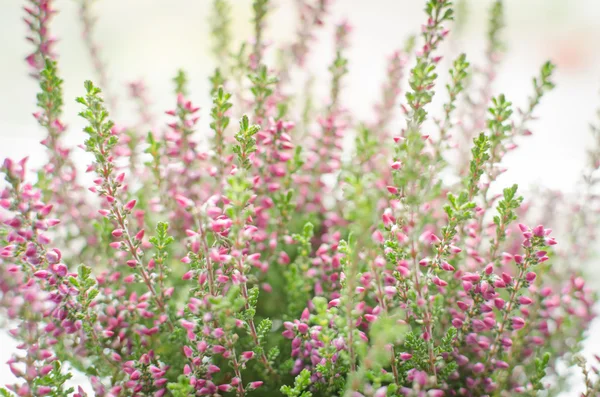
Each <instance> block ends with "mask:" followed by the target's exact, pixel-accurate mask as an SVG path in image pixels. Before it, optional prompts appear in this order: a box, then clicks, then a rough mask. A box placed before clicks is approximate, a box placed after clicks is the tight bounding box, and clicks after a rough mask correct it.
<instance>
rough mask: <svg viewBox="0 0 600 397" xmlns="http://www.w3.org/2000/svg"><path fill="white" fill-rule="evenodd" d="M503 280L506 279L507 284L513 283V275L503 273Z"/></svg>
mask: <svg viewBox="0 0 600 397" xmlns="http://www.w3.org/2000/svg"><path fill="white" fill-rule="evenodd" d="M502 281H504V282H505V283H506V284H507V285H508V284H511V283H512V277H511V275H510V274H508V273H502Z"/></svg>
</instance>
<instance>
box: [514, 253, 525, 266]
mask: <svg viewBox="0 0 600 397" xmlns="http://www.w3.org/2000/svg"><path fill="white" fill-rule="evenodd" d="M514 259H515V262H516V263H518V264H519V265H520V264H521V263H523V256H521V255H515V256H514Z"/></svg>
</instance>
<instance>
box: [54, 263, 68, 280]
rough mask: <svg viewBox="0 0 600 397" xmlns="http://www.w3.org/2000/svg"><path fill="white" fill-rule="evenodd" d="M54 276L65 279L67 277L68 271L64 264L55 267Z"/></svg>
mask: <svg viewBox="0 0 600 397" xmlns="http://www.w3.org/2000/svg"><path fill="white" fill-rule="evenodd" d="M55 270H56V275H57V276H59V277H65V276H66V275H67V272H68V269H67V266H66V265H65V264H64V263H59V264H58V265H56V268H55Z"/></svg>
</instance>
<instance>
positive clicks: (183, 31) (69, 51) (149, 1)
mask: <svg viewBox="0 0 600 397" xmlns="http://www.w3.org/2000/svg"><path fill="white" fill-rule="evenodd" d="M459 2H460V1H459ZM92 3H93V13H94V14H95V15H96V16H97V18H98V21H97V24H96V29H95V32H94V39H95V40H96V42H97V43H98V44H99V45H100V46H101V58H102V59H103V60H104V61H105V62H106V64H107V69H108V76H109V79H110V87H109V88H110V90H111V92H115V93H117V94H118V95H119V106H118V112H117V113H116V114H114V117H115V118H116V119H117V121H118V122H121V123H127V122H131V121H134V120H136V115H135V113H134V112H133V111H132V110H133V106H132V104H131V103H128V101H127V100H126V97H127V95H126V94H127V88H126V85H127V84H128V83H130V82H132V81H136V80H140V79H142V80H144V82H145V84H146V86H147V87H148V94H149V95H150V98H151V99H152V109H151V110H152V111H154V112H155V113H156V114H159V115H160V114H162V112H163V111H164V110H167V109H170V108H171V107H173V105H174V98H173V94H172V92H173V84H172V78H173V77H174V76H175V73H176V71H177V69H179V68H182V69H184V70H185V71H186V72H187V74H188V77H189V80H190V85H189V88H190V93H191V98H192V100H193V102H194V103H196V104H199V105H200V106H202V110H201V119H202V120H205V121H206V120H208V119H209V117H208V114H209V109H210V98H209V94H208V91H209V85H208V76H209V74H210V73H212V71H213V70H214V68H215V67H216V66H217V65H216V64H215V62H214V60H213V59H212V57H211V52H210V48H211V45H212V41H211V38H210V35H209V32H210V27H209V24H208V18H209V16H210V11H211V4H212V1H211V0H195V1H192V0H169V1H165V0H97V1H95V2H92ZM230 3H231V4H232V5H233V24H232V27H233V34H234V37H235V39H236V42H237V43H239V42H241V41H242V40H246V39H248V38H250V37H251V34H252V27H251V24H250V19H251V1H250V0H232V1H230ZM272 3H275V4H276V9H275V10H274V12H273V13H271V14H270V15H269V17H268V27H267V35H266V36H267V37H268V38H271V39H272V38H275V39H276V40H277V41H276V42H275V43H274V46H276V45H279V44H282V43H286V42H290V41H291V40H292V39H293V37H294V35H295V31H296V27H297V23H298V22H297V21H298V19H297V13H296V7H295V2H294V0H272ZM424 3H425V2H424V1H421V0H370V1H363V0H333V5H332V12H331V14H330V15H329V16H328V17H327V19H326V25H325V26H324V28H322V29H320V30H319V31H318V33H317V36H318V41H317V42H316V43H315V44H314V45H311V51H312V52H311V54H310V56H309V66H310V67H311V68H312V69H313V71H314V73H315V76H316V84H315V92H316V93H317V96H316V98H315V99H316V101H317V102H318V101H319V100H322V101H324V100H325V98H326V95H327V90H328V86H327V85H326V82H327V81H328V74H327V66H328V65H329V63H330V62H331V60H332V57H333V51H332V48H333V47H332V46H333V31H334V23H336V22H339V21H341V20H343V19H347V20H348V21H349V22H350V24H351V25H352V27H353V31H352V35H351V50H350V52H349V63H350V65H349V69H350V73H349V76H348V78H347V79H346V80H345V86H344V90H345V92H344V94H343V100H342V102H343V104H344V105H345V106H347V107H348V108H349V109H350V110H351V114H352V116H353V117H354V119H355V120H372V119H373V117H374V114H373V111H372V109H373V103H374V102H375V101H376V100H377V99H378V95H379V93H380V85H381V83H382V81H383V79H384V77H385V68H386V58H387V56H388V55H390V54H391V53H392V52H393V51H395V50H397V49H400V48H402V47H403V45H404V42H405V40H406V38H407V37H408V36H409V35H411V34H415V33H418V32H419V28H420V25H421V23H422V21H424V13H423V6H424ZM462 3H464V4H466V5H467V6H468V10H467V12H466V14H461V15H463V16H464V18H463V21H464V25H463V26H462V29H461V31H460V32H458V34H457V33H456V32H455V33H454V34H453V36H452V38H451V40H449V43H447V44H445V45H444V47H443V51H444V53H445V54H446V55H447V57H446V58H447V59H446V60H445V61H446V64H445V65H444V67H447V65H448V63H449V62H450V61H451V59H452V58H453V56H455V55H457V54H458V53H460V52H466V53H467V59H468V60H469V61H471V63H472V64H481V63H482V61H483V59H484V50H485V45H486V35H485V32H486V29H487V27H486V25H487V20H488V16H487V11H488V9H489V6H490V4H491V1H490V0H467V1H463V2H462ZM505 3H506V7H505V8H506V25H507V27H506V29H505V31H504V36H503V37H504V41H505V42H506V44H507V52H506V56H505V58H504V61H503V63H502V64H501V65H500V68H499V74H498V76H497V79H496V81H495V85H494V95H496V94H499V93H505V94H506V96H507V98H508V99H509V100H511V101H513V103H515V104H516V105H517V106H524V105H525V104H526V101H527V96H528V95H529V94H530V93H531V90H532V89H531V77H532V76H534V75H537V74H538V73H539V67H540V66H541V64H542V63H543V62H544V61H546V60H548V59H550V60H552V61H553V62H554V63H555V64H556V65H557V71H556V74H555V76H554V78H553V80H554V81H555V82H556V89H555V90H554V91H552V92H551V93H550V94H548V95H547V96H546V97H544V99H543V100H542V103H541V105H540V107H539V110H538V111H537V112H536V115H537V116H539V120H538V121H535V122H533V123H531V124H530V128H531V129H532V130H533V132H534V135H533V136H532V137H529V138H527V139H524V140H521V142H520V148H519V150H517V151H515V152H513V153H511V154H510V155H509V156H508V157H507V159H506V161H505V164H506V166H507V167H508V172H507V173H506V174H504V175H503V176H502V177H501V181H500V182H499V185H503V186H505V185H508V184H512V183H518V184H519V185H520V186H521V188H522V189H523V190H525V191H526V190H528V189H533V188H535V187H536V186H541V187H546V188H552V189H560V190H561V191H564V192H569V193H571V194H577V193H576V188H577V182H578V181H579V180H580V175H581V171H582V169H583V166H584V162H585V150H586V147H587V146H588V145H590V144H591V135H590V134H589V128H588V124H589V123H590V122H593V121H594V122H595V121H596V117H597V115H596V109H597V108H598V107H600V95H599V92H600V51H598V50H597V48H598V42H599V39H600V24H599V23H598V20H599V18H600V2H599V1H597V0H572V1H564V0H527V1H523V0H506V1H505ZM24 4H25V2H24V1H17V0H0V54H2V56H1V58H0V59H1V63H0V158H4V157H7V156H10V157H12V158H21V157H24V156H29V157H30V164H31V165H32V166H34V167H35V166H37V165H40V164H42V163H43V162H44V151H43V150H42V149H43V148H42V146H41V145H40V144H39V141H40V140H41V139H42V138H43V136H44V135H43V131H42V130H41V129H40V128H39V127H38V125H37V122H36V121H35V120H34V118H33V117H32V115H31V114H32V112H33V111H34V110H35V95H36V93H37V84H36V82H35V81H34V80H33V79H32V78H30V77H29V76H28V67H27V66H26V63H25V60H24V58H25V56H26V55H28V54H29V52H30V51H31V46H30V44H29V43H28V42H27V41H26V40H25V35H26V25H25V23H24V22H23V20H22V18H23V17H24V15H25V12H24V11H23V10H22V6H23V5H24ZM79 4H80V3H79V2H78V1H77V0H56V1H55V7H56V8H57V9H58V10H59V14H58V15H56V17H55V18H54V20H53V23H52V24H51V30H52V34H53V35H54V36H56V37H57V38H58V39H59V41H58V43H57V45H56V52H57V54H58V55H59V68H60V75H61V76H62V77H63V78H64V79H65V82H64V94H65V108H64V121H65V122H67V123H68V125H69V130H68V133H67V135H66V136H67V139H68V142H67V146H69V147H74V146H76V145H78V144H80V143H83V133H82V132H81V128H82V126H83V123H82V121H81V120H79V118H78V117H77V112H78V111H79V105H78V104H76V103H75V97H76V96H79V95H82V94H83V81H84V80H86V79H93V80H96V76H95V74H94V70H93V67H92V63H91V60H90V58H89V56H88V53H87V50H86V48H85V46H84V43H83V41H82V39H81V31H82V26H81V22H80V19H79V14H78V10H79ZM234 48H235V47H234ZM434 106H435V104H434ZM438 108H439V106H438ZM200 126H201V127H200V129H201V131H200V132H201V133H204V132H206V133H208V131H209V127H208V121H206V122H204V123H202V122H200ZM75 152H76V154H75V156H76V158H78V159H80V160H81V162H82V163H84V162H85V157H84V156H83V154H82V153H83V151H82V150H75ZM586 271H587V274H588V275H589V277H590V278H591V280H589V281H591V282H592V283H593V285H594V287H595V288H596V289H598V290H600V266H598V265H596V264H595V263H593V262H592V263H590V264H588V265H587V268H586ZM14 348H15V344H14V342H13V341H12V340H11V339H10V338H9V337H7V336H6V334H5V333H1V332H0V384H2V385H3V384H5V383H7V382H10V381H11V378H12V374H11V373H10V371H9V370H8V367H7V366H5V365H4V362H6V360H7V359H8V358H9V356H10V354H11V352H12V351H13V350H14ZM584 353H585V356H586V357H588V358H590V357H592V354H593V353H600V322H599V321H596V322H594V324H593V326H592V329H591V331H590V335H589V337H588V339H587V340H586V342H585V352H584ZM74 381H75V382H86V381H85V379H81V378H76V379H74ZM581 390H582V387H581V381H580V380H579V379H578V378H574V381H573V388H572V389H571V392H569V393H568V394H565V396H577V395H579V394H578V392H580V391H581Z"/></svg>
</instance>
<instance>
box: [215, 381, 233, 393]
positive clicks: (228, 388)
mask: <svg viewBox="0 0 600 397" xmlns="http://www.w3.org/2000/svg"><path fill="white" fill-rule="evenodd" d="M217 388H218V389H219V391H222V392H225V393H228V392H230V391H232V390H233V386H231V385H230V384H228V383H224V384H222V385H219V386H218V387H217Z"/></svg>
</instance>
